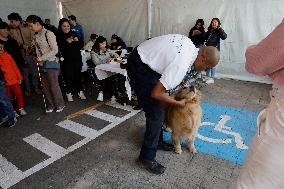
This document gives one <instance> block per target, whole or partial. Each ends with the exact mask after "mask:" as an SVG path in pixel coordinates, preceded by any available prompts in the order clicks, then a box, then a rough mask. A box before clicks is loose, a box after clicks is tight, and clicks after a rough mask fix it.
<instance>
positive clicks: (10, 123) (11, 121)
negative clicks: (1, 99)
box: [1, 118, 17, 127]
mask: <svg viewBox="0 0 284 189" xmlns="http://www.w3.org/2000/svg"><path fill="white" fill-rule="evenodd" d="M16 123H17V119H16V118H10V119H8V120H7V121H6V122H4V123H3V124H2V125H1V126H2V127H14V126H15V125H16Z"/></svg>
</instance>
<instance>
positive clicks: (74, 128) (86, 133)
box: [56, 120, 98, 138]
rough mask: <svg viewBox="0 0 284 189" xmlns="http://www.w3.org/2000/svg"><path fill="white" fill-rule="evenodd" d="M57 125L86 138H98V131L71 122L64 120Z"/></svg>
mask: <svg viewBox="0 0 284 189" xmlns="http://www.w3.org/2000/svg"><path fill="white" fill-rule="evenodd" d="M56 125H58V126H59V127H62V128H64V129H67V130H69V131H71V132H73V133H76V134H78V135H80V136H83V137H86V138H96V137H97V136H98V132H97V130H95V129H91V128H89V127H86V126H84V125H82V124H80V123H76V122H74V121H71V120H64V121H61V122H59V123H57V124H56Z"/></svg>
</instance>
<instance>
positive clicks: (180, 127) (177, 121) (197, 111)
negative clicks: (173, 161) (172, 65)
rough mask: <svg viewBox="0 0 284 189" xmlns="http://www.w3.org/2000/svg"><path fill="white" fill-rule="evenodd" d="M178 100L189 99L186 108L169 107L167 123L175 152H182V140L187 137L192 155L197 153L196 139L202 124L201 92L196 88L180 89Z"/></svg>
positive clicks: (176, 97) (177, 94)
mask: <svg viewBox="0 0 284 189" xmlns="http://www.w3.org/2000/svg"><path fill="white" fill-rule="evenodd" d="M174 98H175V99H176V100H181V99H187V103H186V105H185V106H184V107H178V106H169V107H168V109H167V113H166V122H167V123H168V125H169V127H170V129H171V130H172V138H173V142H174V146H175V152H176V153H178V154H180V153H181V152H182V150H181V145H180V138H181V137H185V138H186V139H187V141H188V148H189V151H190V152H191V153H196V152H197V151H196V149H195V147H194V139H195V136H196V135H197V132H198V128H199V126H200V124H201V117H202V109H201V107H200V105H199V103H200V99H201V92H200V91H199V90H197V89H195V88H194V87H184V88H182V89H180V90H179V91H178V92H177V93H176V95H175V97H174Z"/></svg>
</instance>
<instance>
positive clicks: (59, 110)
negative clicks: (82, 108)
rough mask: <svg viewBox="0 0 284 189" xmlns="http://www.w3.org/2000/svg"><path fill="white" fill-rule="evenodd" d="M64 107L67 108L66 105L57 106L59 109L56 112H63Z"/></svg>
mask: <svg viewBox="0 0 284 189" xmlns="http://www.w3.org/2000/svg"><path fill="white" fill-rule="evenodd" d="M64 108H65V106H62V107H59V108H57V110H56V111H55V112H62V111H63V109H64Z"/></svg>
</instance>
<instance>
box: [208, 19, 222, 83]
mask: <svg viewBox="0 0 284 189" xmlns="http://www.w3.org/2000/svg"><path fill="white" fill-rule="evenodd" d="M204 31H205V34H204V39H205V45H206V46H213V47H216V48H217V49H218V50H219V51H220V39H222V40H225V39H226V38H227V34H226V33H225V31H224V30H223V29H222V28H221V22H220V20H219V18H213V19H212V20H211V24H210V26H209V27H208V28H205V29H204ZM215 73H216V67H213V68H211V69H208V70H206V75H207V76H208V79H207V80H206V83H207V84H210V83H214V77H215Z"/></svg>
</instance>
